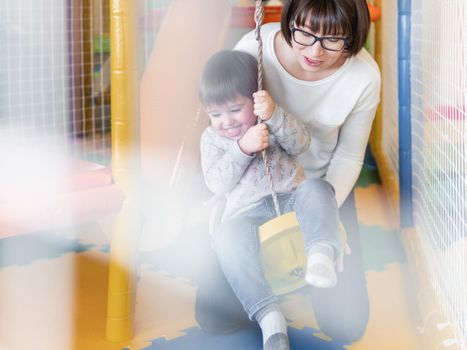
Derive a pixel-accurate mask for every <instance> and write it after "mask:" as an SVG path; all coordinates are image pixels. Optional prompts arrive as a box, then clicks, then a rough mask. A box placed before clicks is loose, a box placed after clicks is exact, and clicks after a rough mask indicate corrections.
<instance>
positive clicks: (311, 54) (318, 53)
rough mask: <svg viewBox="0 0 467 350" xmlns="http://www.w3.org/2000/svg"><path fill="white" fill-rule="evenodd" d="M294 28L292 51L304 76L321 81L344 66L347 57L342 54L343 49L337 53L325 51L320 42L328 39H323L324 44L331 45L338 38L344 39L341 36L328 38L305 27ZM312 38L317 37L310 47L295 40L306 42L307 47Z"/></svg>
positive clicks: (328, 36)
mask: <svg viewBox="0 0 467 350" xmlns="http://www.w3.org/2000/svg"><path fill="white" fill-rule="evenodd" d="M294 28H295V29H296V31H295V33H294V36H293V37H292V38H293V39H292V50H293V52H294V54H295V57H296V59H297V61H298V64H299V67H300V68H301V70H302V72H303V74H304V76H311V77H316V78H317V79H321V78H324V77H326V76H328V75H330V74H332V73H333V72H334V71H336V70H337V69H338V68H339V67H341V66H342V65H343V64H344V62H345V59H346V58H347V55H346V53H345V52H344V47H342V48H341V49H339V50H338V51H331V50H327V49H326V48H324V47H323V41H322V38H329V39H325V41H324V42H325V43H326V42H327V43H330V44H331V45H332V42H333V41H336V40H339V38H342V39H345V38H344V36H343V35H333V36H330V35H325V34H324V33H322V32H318V33H316V32H312V31H311V30H310V29H309V28H308V27H306V26H295V27H294ZM313 36H314V37H317V38H318V40H316V41H315V42H314V44H312V45H311V46H307V45H303V44H301V43H298V42H297V41H296V40H295V38H297V39H298V40H299V41H300V42H302V43H303V42H306V43H307V44H308V45H309V44H310V43H312V42H313V40H315V38H313ZM302 39H304V40H302ZM320 39H321V41H320ZM324 46H326V44H324ZM331 47H332V46H331Z"/></svg>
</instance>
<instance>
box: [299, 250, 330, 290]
mask: <svg viewBox="0 0 467 350" xmlns="http://www.w3.org/2000/svg"><path fill="white" fill-rule="evenodd" d="M305 280H306V281H307V282H308V283H309V284H311V285H312V286H314V287H318V288H332V287H334V286H335V285H336V283H337V275H336V269H335V266H334V248H333V247H332V246H331V245H329V244H326V243H315V244H313V245H312V246H311V249H310V254H309V255H308V262H307V270H306V276H305Z"/></svg>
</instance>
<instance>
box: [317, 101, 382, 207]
mask: <svg viewBox="0 0 467 350" xmlns="http://www.w3.org/2000/svg"><path fill="white" fill-rule="evenodd" d="M375 112H376V106H375V107H374V108H372V109H369V110H364V111H360V112H354V113H352V114H351V115H349V117H348V118H347V120H346V121H345V123H344V124H343V125H342V127H341V129H340V132H339V141H338V143H337V146H336V149H335V151H334V155H333V157H332V159H331V161H330V163H329V168H328V171H327V173H326V177H325V180H326V181H328V182H329V183H330V184H331V185H332V186H333V187H334V190H335V192H336V201H337V204H338V206H340V205H341V204H342V203H343V202H344V201H345V199H346V198H347V196H348V195H349V193H350V191H351V190H352V188H353V187H354V185H355V183H356V182H357V179H358V176H359V175H360V171H361V168H362V164H363V158H364V156H365V150H366V145H367V143H368V138H369V136H370V131H371V125H372V122H373V118H374V116H375Z"/></svg>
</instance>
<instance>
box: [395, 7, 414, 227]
mask: <svg viewBox="0 0 467 350" xmlns="http://www.w3.org/2000/svg"><path fill="white" fill-rule="evenodd" d="M397 4H398V21H397V23H398V28H397V33H398V45H397V47H398V81H399V83H398V89H399V191H400V220H401V227H410V226H413V212H412V153H411V152H412V149H411V147H412V127H411V94H410V88H411V86H410V82H411V81H410V32H411V27H410V20H411V8H412V3H411V0H398V3H397Z"/></svg>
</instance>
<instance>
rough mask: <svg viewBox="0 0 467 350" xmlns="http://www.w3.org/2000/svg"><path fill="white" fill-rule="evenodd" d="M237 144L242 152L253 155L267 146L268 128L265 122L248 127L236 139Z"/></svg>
mask: <svg viewBox="0 0 467 350" xmlns="http://www.w3.org/2000/svg"><path fill="white" fill-rule="evenodd" d="M238 146H239V147H240V149H241V150H242V152H243V153H245V154H248V155H250V156H251V155H253V153H256V152H261V151H262V150H264V149H266V148H268V146H269V130H268V126H267V125H266V124H263V123H261V124H256V125H253V126H252V127H251V128H249V129H248V130H247V131H246V133H245V134H244V135H243V136H242V138H241V139H240V140H238Z"/></svg>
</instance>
